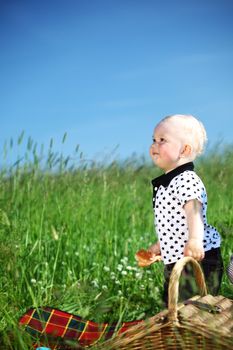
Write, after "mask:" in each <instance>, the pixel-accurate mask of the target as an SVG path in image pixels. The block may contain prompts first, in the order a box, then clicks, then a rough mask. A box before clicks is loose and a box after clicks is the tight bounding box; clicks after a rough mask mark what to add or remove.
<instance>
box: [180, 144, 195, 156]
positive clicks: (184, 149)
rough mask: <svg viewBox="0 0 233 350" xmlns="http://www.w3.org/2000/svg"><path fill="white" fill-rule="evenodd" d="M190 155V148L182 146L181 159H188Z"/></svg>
mask: <svg viewBox="0 0 233 350" xmlns="http://www.w3.org/2000/svg"><path fill="white" fill-rule="evenodd" d="M191 153H192V147H191V146H190V145H184V146H183V150H182V151H181V156H182V157H189V156H190V155H191Z"/></svg>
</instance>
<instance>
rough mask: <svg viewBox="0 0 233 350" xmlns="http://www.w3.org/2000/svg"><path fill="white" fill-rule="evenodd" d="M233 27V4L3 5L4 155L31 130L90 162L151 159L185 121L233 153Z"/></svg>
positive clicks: (0, 137) (39, 139)
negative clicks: (162, 125) (166, 120)
mask: <svg viewBox="0 0 233 350" xmlns="http://www.w3.org/2000/svg"><path fill="white" fill-rule="evenodd" d="M232 17H233V2H232V1H231V0H221V1H219V0H211V1H208V0H186V1H183V0H177V1H176V0H170V1H169V0H164V1H158V0H154V1H152V0H108V1H107V0H105V1H101V0H66V1H65V0H63V1H62V0H56V1H55V0H54V1H52V0H46V1H42V0H31V1H26V0H1V1H0V33H1V34H0V48H1V54H0V69H1V78H0V96H1V103H0V121H1V127H0V150H2V149H3V145H4V142H6V141H7V142H8V141H9V140H10V138H13V140H15V141H16V140H17V138H18V136H19V135H20V133H21V132H22V131H23V130H24V132H25V144H26V140H27V138H28V137H31V138H32V139H33V140H34V142H36V143H37V144H39V145H40V144H44V146H45V147H47V146H48V145H49V142H50V139H51V138H53V139H54V149H57V150H59V151H60V150H62V151H63V152H64V153H66V154H71V153H72V152H73V150H74V149H75V147H76V145H77V144H79V145H80V149H81V150H82V151H83V153H84V155H85V157H86V158H87V159H97V160H100V159H102V158H104V157H106V156H107V157H113V158H114V157H121V158H124V157H128V156H130V155H131V154H132V153H137V154H139V155H141V154H145V155H147V154H148V148H149V146H150V143H151V136H152V132H153V128H154V125H155V124H156V123H157V122H158V121H159V119H161V118H162V117H163V116H165V115H168V114H175V113H191V114H194V115H196V116H197V117H199V118H200V119H201V120H202V121H203V123H204V125H205V126H206V129H207V133H208V138H209V145H210V146H211V145H214V144H215V143H216V142H219V141H221V142H223V143H232V141H233V139H232V129H233V128H232V126H233V98H232V91H233V79H232V75H233V21H232ZM65 132H67V139H66V142H65V144H64V145H61V140H62V137H63V135H64V133H65ZM20 147H21V148H18V149H17V150H16V149H15V151H11V152H15V153H14V156H15V155H16V153H17V154H18V153H20V152H22V153H23V152H24V150H23V147H24V146H23V145H21V146H20ZM116 147H117V150H116V151H113V150H114V149H115V148H116ZM12 156H13V153H12ZM1 157H2V152H1Z"/></svg>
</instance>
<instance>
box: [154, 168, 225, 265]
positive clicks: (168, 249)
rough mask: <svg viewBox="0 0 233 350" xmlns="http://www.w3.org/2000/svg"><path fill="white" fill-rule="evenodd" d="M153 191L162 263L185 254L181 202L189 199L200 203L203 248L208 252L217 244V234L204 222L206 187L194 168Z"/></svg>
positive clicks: (186, 235)
mask: <svg viewBox="0 0 233 350" xmlns="http://www.w3.org/2000/svg"><path fill="white" fill-rule="evenodd" d="M156 190H157V192H156V196H155V198H154V200H155V207H154V212H155V227H156V232H157V235H158V238H159V241H160V249H161V255H162V260H163V262H164V264H165V265H166V264H171V263H175V262H176V261H177V260H179V259H180V258H182V257H183V256H184V246H185V243H186V242H187V241H188V226H187V221H186V215H185V210H184V204H185V203H186V202H188V201H189V200H191V199H197V200H198V201H200V202H201V204H202V215H203V222H204V239H203V246H204V250H205V251H208V250H210V249H212V248H218V247H219V246H220V243H221V237H220V235H219V233H218V232H217V230H216V229H215V228H214V227H213V226H210V225H208V223H207V218H206V211H207V194H206V190H205V186H204V184H203V183H202V181H201V179H200V178H199V177H198V175H197V174H196V173H195V172H194V171H189V170H187V171H184V172H182V173H181V174H179V175H178V176H176V177H174V178H173V179H172V180H171V182H170V183H169V184H168V186H167V187H164V186H162V185H160V186H159V188H158V189H156Z"/></svg>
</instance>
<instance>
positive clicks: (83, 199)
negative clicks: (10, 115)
mask: <svg viewBox="0 0 233 350" xmlns="http://www.w3.org/2000/svg"><path fill="white" fill-rule="evenodd" d="M21 141H22V140H21V139H20V138H19V140H18V144H19V145H20V143H21ZM63 141H64V140H63ZM12 144H13V141H11V143H10V146H9V147H10V148H11V147H12ZM52 147H53V145H52V142H51V143H50V148H49V151H48V153H47V154H46V155H44V154H43V149H42V150H40V152H38V151H37V146H36V145H34V144H33V141H32V140H28V145H27V153H26V155H25V156H24V162H22V163H21V162H20V161H19V162H16V164H15V165H14V166H10V165H9V164H8V165H6V166H2V168H1V171H0V252H1V253H0V302H1V309H0V344H1V345H0V349H8V348H9V349H27V348H30V343H31V340H30V338H29V337H28V335H27V334H24V333H22V332H20V331H19V330H18V327H17V322H18V318H19V317H20V316H21V315H22V314H23V313H24V312H25V311H26V310H27V309H28V308H30V307H32V306H34V307H37V306H45V305H49V306H53V307H57V308H60V309H62V310H65V311H68V312H71V313H76V314H78V315H80V316H82V317H83V318H85V319H92V320H94V321H96V322H103V321H108V322H111V321H119V322H120V321H122V320H123V321H130V320H135V319H141V318H146V317H148V316H152V315H154V314H156V313H157V312H159V311H160V309H161V295H160V294H161V292H162V284H163V273H162V270H163V268H162V263H158V264H154V265H152V266H151V267H150V268H146V269H139V268H138V267H137V266H136V262H135V259H134V254H135V252H136V251H137V250H138V249H139V248H146V247H148V245H149V244H151V243H152V242H153V241H154V239H155V233H154V225H153V220H154V218H153V211H152V207H151V204H152V200H151V193H152V192H151V190H152V188H151V183H150V181H151V179H152V178H153V177H155V176H157V175H158V174H159V171H158V170H157V169H156V168H155V167H153V166H152V165H151V164H150V163H148V162H146V161H144V160H143V159H137V158H136V157H132V158H130V159H128V160H127V161H125V162H123V163H117V162H112V163H111V164H108V165H101V164H95V163H92V164H90V163H87V162H85V160H84V159H83V158H82V154H81V153H79V150H78V149H76V152H74V154H73V155H72V156H71V157H63V156H62V155H61V154H57V153H53V150H52ZM6 148H7V147H6ZM5 159H7V150H5ZM232 159H233V147H228V150H227V148H225V149H221V150H220V149H219V150H218V149H213V150H210V151H209V152H208V155H207V156H206V157H203V158H201V159H200V160H199V161H198V162H197V163H196V170H197V173H198V174H200V176H201V177H202V179H203V181H204V183H205V185H206V188H207V191H208V198H209V206H208V220H209V223H210V224H212V225H214V226H216V227H217V229H218V230H219V232H220V233H221V235H222V238H223V241H222V252H223V257H224V261H225V265H226V264H227V263H228V261H229V256H230V254H231V252H233V204H232V197H233V175H232V174H233V162H232ZM25 160H26V161H25ZM221 294H223V295H225V296H226V297H229V298H233V286H232V285H231V284H230V282H229V281H228V279H227V277H226V275H225V276H224V279H223V283H222V288H221Z"/></svg>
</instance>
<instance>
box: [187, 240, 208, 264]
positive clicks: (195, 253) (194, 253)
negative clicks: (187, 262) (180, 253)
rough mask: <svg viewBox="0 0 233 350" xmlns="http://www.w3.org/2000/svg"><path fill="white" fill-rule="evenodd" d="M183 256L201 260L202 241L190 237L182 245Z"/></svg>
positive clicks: (202, 256)
mask: <svg viewBox="0 0 233 350" xmlns="http://www.w3.org/2000/svg"><path fill="white" fill-rule="evenodd" d="M184 256H191V257H193V258H194V259H195V260H202V259H203V258H204V256H205V251H204V248H203V244H202V241H201V240H199V239H195V238H192V239H190V240H189V241H188V242H187V243H186V244H185V247H184Z"/></svg>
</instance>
